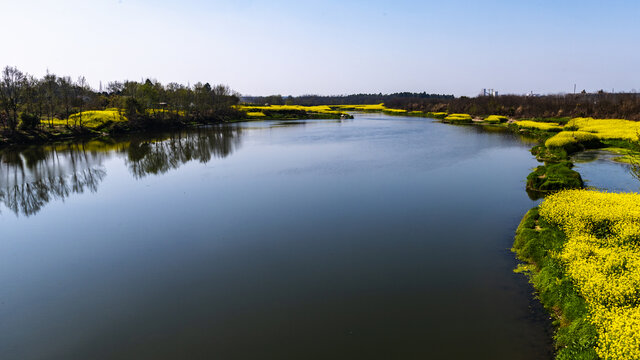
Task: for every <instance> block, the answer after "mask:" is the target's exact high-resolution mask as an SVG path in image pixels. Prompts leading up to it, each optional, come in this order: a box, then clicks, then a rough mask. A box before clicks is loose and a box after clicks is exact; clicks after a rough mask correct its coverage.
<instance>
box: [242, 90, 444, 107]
mask: <svg viewBox="0 0 640 360" xmlns="http://www.w3.org/2000/svg"><path fill="white" fill-rule="evenodd" d="M393 99H419V100H422V99H440V100H444V99H453V95H444V94H427V93H426V92H421V93H412V92H399V93H393V94H382V93H378V94H351V95H331V96H322V95H301V96H285V97H283V96H282V95H270V96H246V97H243V98H242V101H243V102H246V103H251V104H255V105H264V104H269V105H303V106H316V105H357V104H380V103H387V102H389V101H391V100H393Z"/></svg>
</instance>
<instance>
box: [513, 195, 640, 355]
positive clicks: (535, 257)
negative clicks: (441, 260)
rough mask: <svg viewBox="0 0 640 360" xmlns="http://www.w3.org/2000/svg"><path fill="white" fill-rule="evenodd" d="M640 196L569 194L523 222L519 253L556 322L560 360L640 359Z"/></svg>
mask: <svg viewBox="0 0 640 360" xmlns="http://www.w3.org/2000/svg"><path fill="white" fill-rule="evenodd" d="M639 245H640V194H634V193H631V194H614V193H603V192H596V191H589V190H567V191H562V192H558V193H556V194H553V195H551V196H549V197H547V199H546V200H545V201H544V202H543V203H542V204H541V206H540V208H534V209H532V210H531V211H529V212H528V213H527V214H526V215H525V217H524V218H523V220H522V222H521V224H520V226H519V227H518V230H517V233H516V238H515V242H514V247H513V250H514V251H515V252H516V254H517V256H518V258H519V259H521V260H522V261H525V262H526V263H527V265H522V266H520V267H519V270H521V271H524V272H525V273H527V274H528V275H529V279H530V281H531V283H532V284H533V285H534V286H535V288H536V289H537V290H538V293H539V298H540V300H541V301H542V303H543V304H544V305H545V307H547V308H548V309H549V310H550V312H551V313H552V314H553V315H554V316H555V324H556V325H558V331H557V334H556V337H555V340H556V344H557V348H558V353H557V358H558V359H598V358H602V359H615V360H622V359H626V360H634V359H640V296H639V295H640V246H639Z"/></svg>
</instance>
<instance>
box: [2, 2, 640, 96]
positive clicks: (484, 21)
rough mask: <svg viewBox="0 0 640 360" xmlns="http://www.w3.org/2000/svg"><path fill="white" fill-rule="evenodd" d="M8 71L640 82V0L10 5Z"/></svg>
mask: <svg viewBox="0 0 640 360" xmlns="http://www.w3.org/2000/svg"><path fill="white" fill-rule="evenodd" d="M0 14H1V16H0V34H1V36H0V39H2V40H1V41H0V66H5V65H11V66H17V67H18V68H20V69H21V70H22V71H25V72H28V73H30V74H33V75H36V76H41V75H43V74H44V73H45V72H46V70H47V69H49V71H51V72H53V73H55V74H57V75H70V76H72V77H73V78H76V77H78V76H80V75H84V76H85V77H86V78H87V80H88V81H89V82H90V83H91V84H92V85H93V86H94V87H97V86H98V83H99V81H102V82H103V84H106V83H107V82H109V81H113V80H125V79H129V80H140V79H141V78H147V77H150V78H154V79H158V80H159V81H161V82H163V83H167V82H172V81H175V82H181V83H187V82H190V83H192V84H193V83H194V82H197V81H202V82H210V83H212V84H214V83H215V84H218V83H222V84H227V85H229V86H231V87H232V88H233V89H235V90H237V91H239V92H241V93H242V94H244V95H268V94H282V95H301V94H323V95H330V94H347V93H356V92H375V93H377V92H383V93H388V92H397V91H419V92H422V91H426V92H429V93H447V94H451V93H452V94H455V95H476V94H478V92H479V91H480V90H481V89H482V88H494V89H496V90H498V91H500V92H501V93H525V92H529V91H533V92H535V93H557V92H572V91H573V84H574V83H576V84H577V87H578V90H581V89H587V90H588V91H594V90H598V89H606V90H608V91H611V89H615V91H630V90H632V89H636V90H640V71H639V68H638V66H639V65H640V1H637V0H624V1H623V0H608V1H604V0H601V1H600V0H599V1H595V0H580V1H577V0H555V1H552V0H531V1H519V0H509V1H507V0H486V1H463V0H449V1H437V2H436V1H409V0H395V1H378V0H368V1H339V0H325V1H303V0H297V1H294V0H291V1H289V0H283V1H280V0H271V1H258V0H253V1H252V0H247V1H241V0H238V1H234V0H213V1H201V0H179V1H167V0H155V1H153V0H57V1H52V0H47V1H45V0H18V1H12V0H0Z"/></svg>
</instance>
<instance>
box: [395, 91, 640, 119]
mask: <svg viewBox="0 0 640 360" xmlns="http://www.w3.org/2000/svg"><path fill="white" fill-rule="evenodd" d="M385 105H386V106H387V107H391V108H399V109H405V110H409V111H424V112H442V111H444V112H448V113H465V114H471V115H478V116H482V115H491V114H495V115H505V116H509V117H515V118H561V117H594V118H603V119H606V118H616V119H627V120H640V94H638V93H607V92H604V91H599V92H597V93H587V92H584V91H583V92H582V93H578V94H559V95H545V96H521V95H501V96H478V97H465V96H462V97H459V98H450V99H417V98H400V97H396V98H393V99H390V100H389V101H387V102H385Z"/></svg>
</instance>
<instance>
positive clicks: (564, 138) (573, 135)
mask: <svg viewBox="0 0 640 360" xmlns="http://www.w3.org/2000/svg"><path fill="white" fill-rule="evenodd" d="M544 145H545V146H546V147H548V148H563V149H565V150H566V151H567V152H568V153H573V152H576V151H579V150H584V149H586V148H596V147H599V146H600V145H601V143H600V140H599V137H598V135H596V134H593V133H590V132H585V131H562V132H559V133H557V134H556V135H554V136H552V137H550V138H549V139H547V141H545V143H544Z"/></svg>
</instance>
